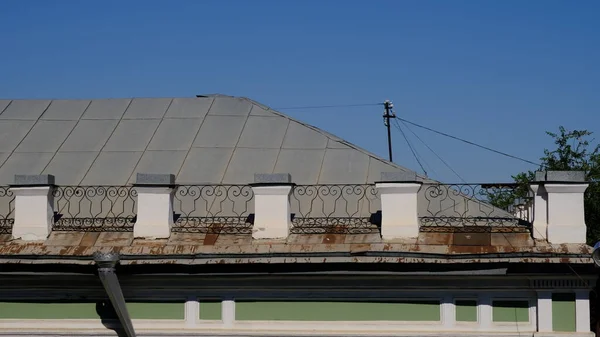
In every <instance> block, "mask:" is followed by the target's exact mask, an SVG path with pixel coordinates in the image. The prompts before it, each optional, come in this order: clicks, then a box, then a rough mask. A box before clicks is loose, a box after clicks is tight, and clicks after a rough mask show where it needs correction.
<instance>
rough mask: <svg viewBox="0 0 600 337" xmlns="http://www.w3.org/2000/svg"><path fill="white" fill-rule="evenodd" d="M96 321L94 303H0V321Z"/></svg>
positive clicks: (96, 315)
mask: <svg viewBox="0 0 600 337" xmlns="http://www.w3.org/2000/svg"><path fill="white" fill-rule="evenodd" d="M90 318H92V319H98V318H99V316H98V313H97V312H96V303H51V302H46V303H33V302H0V319H90Z"/></svg>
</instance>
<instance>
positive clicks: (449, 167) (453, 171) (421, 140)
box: [402, 122, 466, 183]
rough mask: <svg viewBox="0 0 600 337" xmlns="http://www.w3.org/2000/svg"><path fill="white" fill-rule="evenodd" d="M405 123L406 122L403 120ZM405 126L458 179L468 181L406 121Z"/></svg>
mask: <svg viewBox="0 0 600 337" xmlns="http://www.w3.org/2000/svg"><path fill="white" fill-rule="evenodd" d="M402 123H404V122H402ZM404 126H405V127H406V129H407V130H408V131H410V132H411V133H412V134H413V135H414V136H415V137H417V139H418V140H419V141H420V142H421V143H423V145H425V147H427V148H428V149H429V151H431V153H433V154H434V155H435V156H436V157H437V158H438V159H439V160H440V161H441V162H442V163H444V165H446V167H447V168H448V169H450V171H452V173H454V175H456V176H457V177H458V179H460V180H461V181H462V182H463V183H466V181H465V180H464V179H463V178H462V177H461V176H460V174H458V173H457V172H456V171H455V170H454V169H453V168H452V167H451V166H450V164H448V163H447V162H446V161H445V160H444V158H442V157H441V156H440V155H438V154H437V153H436V152H435V151H434V150H433V149H432V148H431V147H430V146H429V145H427V143H425V141H424V140H423V139H421V137H419V135H417V134H416V133H415V132H414V131H413V130H412V129H411V128H410V127H409V126H408V125H406V123H404Z"/></svg>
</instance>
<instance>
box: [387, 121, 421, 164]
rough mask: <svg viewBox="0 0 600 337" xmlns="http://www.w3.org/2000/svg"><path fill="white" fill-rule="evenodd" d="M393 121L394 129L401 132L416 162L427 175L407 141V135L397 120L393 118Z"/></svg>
mask: <svg viewBox="0 0 600 337" xmlns="http://www.w3.org/2000/svg"><path fill="white" fill-rule="evenodd" d="M394 121H395V122H396V124H394V126H395V127H396V129H398V130H399V131H400V133H401V134H402V137H404V140H405V141H406V144H408V148H409V149H410V152H412V154H413V156H414V157H415V159H416V160H417V163H418V164H419V166H420V167H421V170H423V173H425V175H427V171H425V168H424V167H423V164H421V161H420V160H419V157H418V156H417V153H416V152H415V150H414V149H413V147H412V144H411V143H410V142H409V141H408V137H406V134H405V133H404V131H403V130H402V127H400V124H399V123H398V121H397V120H395V119H394Z"/></svg>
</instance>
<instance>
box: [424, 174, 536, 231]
mask: <svg viewBox="0 0 600 337" xmlns="http://www.w3.org/2000/svg"><path fill="white" fill-rule="evenodd" d="M419 198H420V199H421V200H419V205H421V206H420V209H419V219H420V222H421V226H420V230H421V232H447V231H450V232H530V231H531V228H532V226H531V223H532V220H533V218H532V214H533V211H532V206H533V205H532V198H531V197H530V196H529V194H528V191H527V189H526V187H524V185H520V184H424V185H423V187H422V189H421V192H420V193H419Z"/></svg>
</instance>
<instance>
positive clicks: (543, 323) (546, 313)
mask: <svg viewBox="0 0 600 337" xmlns="http://www.w3.org/2000/svg"><path fill="white" fill-rule="evenodd" d="M537 325H538V327H537V331H538V332H551V331H552V292H550V291H538V293H537Z"/></svg>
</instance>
